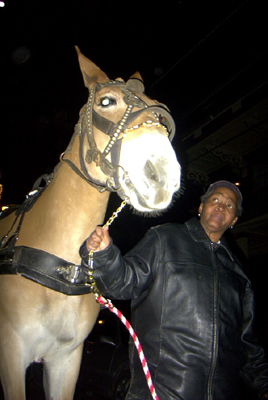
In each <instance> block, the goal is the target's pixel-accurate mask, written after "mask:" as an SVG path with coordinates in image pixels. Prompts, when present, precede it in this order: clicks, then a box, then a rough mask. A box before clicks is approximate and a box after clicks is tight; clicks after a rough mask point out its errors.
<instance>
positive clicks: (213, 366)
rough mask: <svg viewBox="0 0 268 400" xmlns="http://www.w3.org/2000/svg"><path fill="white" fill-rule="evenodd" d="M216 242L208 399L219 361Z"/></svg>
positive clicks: (212, 245) (211, 397)
mask: <svg viewBox="0 0 268 400" xmlns="http://www.w3.org/2000/svg"><path fill="white" fill-rule="evenodd" d="M214 246H215V244H214V243H211V251H212V252H211V259H212V265H213V267H214V271H215V272H214V285H213V346H212V360H211V367H210V373H209V377H208V385H207V399H208V400H213V394H212V387H213V379H214V374H215V369H216V363H217V355H218V287H219V274H218V268H217V263H216V262H215V254H214V252H215V248H214Z"/></svg>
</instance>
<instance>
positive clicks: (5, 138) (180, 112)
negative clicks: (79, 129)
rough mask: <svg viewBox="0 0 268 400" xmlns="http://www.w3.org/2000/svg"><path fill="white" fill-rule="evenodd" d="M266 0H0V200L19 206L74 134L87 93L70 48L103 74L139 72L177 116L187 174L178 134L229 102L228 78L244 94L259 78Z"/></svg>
mask: <svg viewBox="0 0 268 400" xmlns="http://www.w3.org/2000/svg"><path fill="white" fill-rule="evenodd" d="M264 3H265V2H261V1H256V0H254V1H253V0H252V1H241V0H240V1H235V0H232V1H224V2H219V1H193V0H182V1H175V2H174V1H173V2H171V1H169V2H166V3H164V2H162V3H157V2H155V1H136V2H126V1H125V0H124V1H117V2H116V1H115V2H111V1H105V0H104V1H99V0H98V1H95V0H94V1H89V0H76V1H74V2H66V1H55V0H54V1H47V2H40V1H36V0H26V1H21V0H19V1H18V0H6V6H5V7H4V8H0V34H1V81H0V85H1V91H0V93H1V96H0V101H1V103H0V107H1V120H0V121H1V143H0V146H1V151H0V183H2V184H3V187H4V191H3V195H2V203H3V204H7V203H8V204H10V203H13V204H14V203H21V202H22V201H23V199H24V197H25V194H26V193H27V192H28V191H29V190H30V189H31V187H32V185H33V183H34V181H35V180H36V179H37V178H38V177H39V176H40V175H42V174H43V173H48V172H50V171H51V170H52V169H53V167H54V166H55V165H56V164H57V162H58V158H59V155H60V154H61V153H62V152H63V151H64V149H65V148H66V146H67V144H68V142H69V140H70V138H71V135H72V133H73V128H74V125H75V123H76V121H77V119H78V112H79V109H80V108H81V106H82V105H83V104H84V103H85V101H86V99H87V90H86V89H85V88H84V86H83V80H82V76H81V74H80V70H79V66H78V62H77V56H76V52H75V50H74V45H78V46H79V47H80V49H81V51H82V52H83V53H84V54H85V55H86V56H87V57H88V58H90V59H91V60H92V61H94V62H95V63H96V64H97V65H98V66H100V67H101V69H103V70H104V71H105V72H106V73H107V74H108V76H109V77H110V78H116V77H118V76H120V77H122V78H123V79H125V80H126V79H128V78H129V76H130V75H131V74H132V73H134V72H135V71H136V70H139V71H140V73H141V75H142V77H143V79H144V82H145V88H146V93H147V94H148V95H150V96H151V97H153V98H156V99H157V100H159V101H160V102H164V103H166V104H167V105H168V106H169V108H170V110H171V113H172V115H173V117H174V119H175V121H176V125H177V135H176V138H175V140H174V146H175V149H176V151H177V154H178V157H180V159H181V162H182V167H183V172H184V171H185V169H186V164H187V160H186V159H185V152H184V149H183V146H182V145H181V138H183V136H186V135H187V133H188V132H190V131H191V130H194V128H195V127H196V126H198V125H199V124H201V123H202V121H204V119H205V118H208V117H209V115H208V113H209V112H211V107H212V106H213V107H214V109H215V111H216V110H217V108H220V107H224V102H225V101H230V93H229V92H228V83H230V82H231V81H232V80H234V79H236V78H237V77H238V76H239V79H238V80H237V86H239V88H238V89H239V91H240V92H241V93H243V90H249V87H248V86H249V85H251V84H252V81H254V82H255V81H256V79H257V78H258V76H259V75H260V73H262V74H263V71H262V70H261V72H260V70H259V65H263V63H262V59H263V57H264V54H266V53H267V44H266V37H267V35H266V34H267V28H266V27H267V21H266V20H265V18H266V10H264V8H265V5H264ZM248 71H251V72H250V73H251V79H250V80H249V79H248V78H247V77H248V75H247V74H246V73H247V72H248ZM225 87H226V91H225V92H224V88H225ZM219 90H221V98H220V99H217V93H218V91H219Z"/></svg>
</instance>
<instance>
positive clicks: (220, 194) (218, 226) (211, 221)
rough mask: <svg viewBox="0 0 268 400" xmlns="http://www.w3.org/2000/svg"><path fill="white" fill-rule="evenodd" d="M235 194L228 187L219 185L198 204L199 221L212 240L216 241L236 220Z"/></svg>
mask: <svg viewBox="0 0 268 400" xmlns="http://www.w3.org/2000/svg"><path fill="white" fill-rule="evenodd" d="M236 210H237V196H236V194H235V193H234V192H233V191H232V190H231V189H229V188H226V187H219V188H216V189H215V190H214V192H213V193H212V194H211V195H210V196H209V198H208V199H207V200H206V202H205V203H201V204H200V206H199V213H200V214H201V216H200V223H201V225H202V226H203V228H204V230H205V232H206V234H207V235H208V236H209V237H210V239H211V240H213V241H218V240H219V239H220V238H221V236H222V234H223V233H224V232H225V231H226V229H228V227H229V226H231V225H234V224H235V223H236V221H237V217H236V216H235V214H236Z"/></svg>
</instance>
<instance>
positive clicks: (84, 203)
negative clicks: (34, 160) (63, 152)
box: [16, 164, 109, 263]
mask: <svg viewBox="0 0 268 400" xmlns="http://www.w3.org/2000/svg"><path fill="white" fill-rule="evenodd" d="M108 199H109V193H108V192H104V193H99V192H98V191H97V190H96V189H94V188H93V187H92V186H90V185H89V184H88V183H86V182H85V181H84V180H83V179H81V178H80V177H79V176H78V175H76V174H75V173H74V172H73V171H72V170H71V169H70V167H69V166H67V165H65V164H64V165H62V166H61V167H60V168H59V169H58V171H57V172H56V174H55V177H54V179H53V181H52V182H51V183H50V185H49V186H48V187H47V188H46V190H45V191H44V192H43V194H42V195H41V196H40V198H39V199H38V200H37V202H36V203H35V205H34V206H33V208H32V209H31V210H30V211H29V212H27V213H26V214H25V217H24V221H23V224H22V227H21V231H20V234H19V239H18V241H17V243H16V245H17V246H20V245H23V246H29V247H34V248H37V249H41V250H44V251H47V252H49V253H51V254H55V255H57V256H58V257H61V258H64V259H66V260H68V261H70V262H74V263H78V262H79V261H80V257H79V254H78V250H79V247H80V245H81V244H82V242H83V241H84V240H85V239H86V237H87V236H88V235H89V234H90V233H91V232H92V231H93V230H94V228H95V227H96V225H100V224H102V223H103V219H104V216H105V211H106V208H107V203H108Z"/></svg>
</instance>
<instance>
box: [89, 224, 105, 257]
mask: <svg viewBox="0 0 268 400" xmlns="http://www.w3.org/2000/svg"><path fill="white" fill-rule="evenodd" d="M109 244H110V236H109V231H108V227H105V228H102V227H101V226H97V227H96V229H95V231H93V232H92V233H91V235H90V236H89V237H88V238H87V240H86V246H87V248H88V250H92V251H99V250H104V249H105V248H106V247H107V246H108V245H109Z"/></svg>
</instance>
